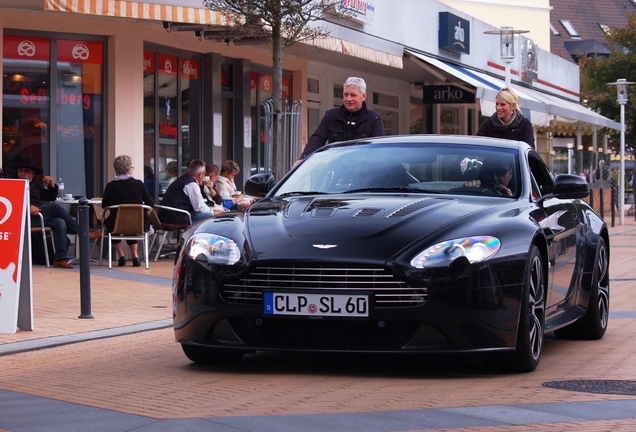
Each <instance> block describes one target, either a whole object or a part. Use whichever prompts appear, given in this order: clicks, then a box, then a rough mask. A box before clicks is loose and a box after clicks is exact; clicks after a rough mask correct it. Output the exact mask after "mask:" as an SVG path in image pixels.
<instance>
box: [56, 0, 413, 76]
mask: <svg viewBox="0 0 636 432" xmlns="http://www.w3.org/2000/svg"><path fill="white" fill-rule="evenodd" d="M44 10H47V11H55V12H72V13H80V14H88V15H100V16H107V17H115V18H129V19H130V18H133V19H146V20H155V21H170V22H174V23H185V24H200V25H210V26H232V25H234V24H235V21H234V20H233V19H231V17H230V15H229V14H223V13H221V12H218V11H212V10H210V9H207V8H204V7H203V2H202V1H201V0H148V1H144V2H135V1H124V0H45V2H44ZM304 43H306V44H309V45H314V46H317V47H320V48H323V49H326V50H329V51H335V52H339V53H342V54H346V55H349V56H352V57H357V58H361V59H363V60H368V61H370V62H373V63H378V64H381V65H385V66H390V67H395V68H402V55H401V54H400V55H396V54H394V53H389V52H385V51H381V50H378V49H375V48H371V47H368V46H365V45H361V44H359V43H355V42H351V41H348V40H345V39H339V38H336V37H332V36H326V37H321V38H316V39H314V40H309V41H306V42H304ZM400 47H401V46H400Z"/></svg>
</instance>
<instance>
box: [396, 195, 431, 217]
mask: <svg viewBox="0 0 636 432" xmlns="http://www.w3.org/2000/svg"><path fill="white" fill-rule="evenodd" d="M439 202H441V200H438V199H434V198H424V199H421V200H418V201H413V202H411V203H408V204H406V205H403V206H401V207H398V208H397V209H395V210H393V211H392V212H391V213H389V214H388V215H387V216H386V218H387V219H389V218H394V217H404V216H408V215H410V214H411V213H415V212H416V211H418V210H422V209H423V208H426V207H429V206H432V205H433V204H437V203H439Z"/></svg>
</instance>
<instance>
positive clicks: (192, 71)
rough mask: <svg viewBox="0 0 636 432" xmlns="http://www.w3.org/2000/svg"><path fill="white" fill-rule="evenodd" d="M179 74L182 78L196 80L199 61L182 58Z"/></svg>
mask: <svg viewBox="0 0 636 432" xmlns="http://www.w3.org/2000/svg"><path fill="white" fill-rule="evenodd" d="M181 75H182V76H183V78H187V79H190V80H194V81H197V80H198V79H199V62H198V61H196V60H186V59H184V60H182V61H181Z"/></svg>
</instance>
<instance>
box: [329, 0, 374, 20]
mask: <svg viewBox="0 0 636 432" xmlns="http://www.w3.org/2000/svg"><path fill="white" fill-rule="evenodd" d="M336 9H337V10H338V12H340V13H342V14H345V15H346V16H347V18H349V19H351V20H353V21H358V22H362V23H366V24H373V22H374V21H375V0H341V1H339V2H337V3H336Z"/></svg>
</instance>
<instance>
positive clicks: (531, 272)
mask: <svg viewBox="0 0 636 432" xmlns="http://www.w3.org/2000/svg"><path fill="white" fill-rule="evenodd" d="M545 293H546V290H545V272H544V270H543V260H542V259H541V253H540V252H539V248H537V246H536V245H532V246H531V247H530V251H529V253H528V257H527V259H526V267H525V275H524V279H523V292H522V294H521V310H520V314H519V325H518V328H517V346H516V350H515V351H514V352H510V353H504V354H503V360H504V367H505V368H506V369H507V370H509V371H513V372H532V371H533V370H535V369H536V368H537V366H538V365H539V361H540V360H541V352H542V351H543V336H544V329H545V325H544V324H545Z"/></svg>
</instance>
